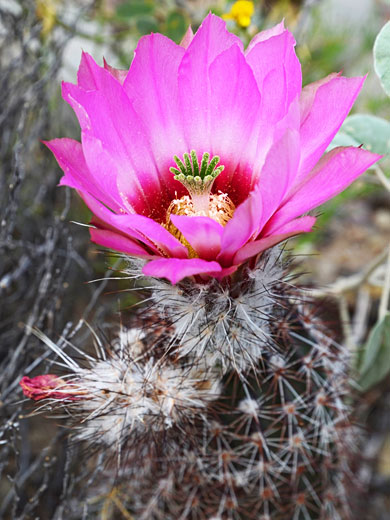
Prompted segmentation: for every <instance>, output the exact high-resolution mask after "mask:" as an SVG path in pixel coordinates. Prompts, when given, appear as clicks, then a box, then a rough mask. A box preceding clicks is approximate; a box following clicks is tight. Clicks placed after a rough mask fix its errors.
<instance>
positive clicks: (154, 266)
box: [142, 258, 221, 284]
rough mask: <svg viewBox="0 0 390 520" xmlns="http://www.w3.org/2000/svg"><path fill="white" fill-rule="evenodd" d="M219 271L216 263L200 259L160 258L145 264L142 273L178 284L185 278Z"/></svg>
mask: <svg viewBox="0 0 390 520" xmlns="http://www.w3.org/2000/svg"><path fill="white" fill-rule="evenodd" d="M220 271H221V266H220V265H219V264H218V262H207V261H206V260H201V259H200V258H189V259H186V260H179V259H177V258H161V259H158V260H152V261H151V262H149V263H147V264H146V265H145V266H144V268H143V269H142V272H143V273H144V274H145V275H147V276H154V277H155V278H167V279H168V280H169V281H170V282H171V283H173V284H175V283H177V282H180V280H182V279H183V278H185V277H186V276H193V275H195V274H204V273H205V274H207V273H214V272H215V273H217V272H220Z"/></svg>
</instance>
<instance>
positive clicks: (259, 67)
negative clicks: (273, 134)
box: [246, 30, 302, 121]
mask: <svg viewBox="0 0 390 520" xmlns="http://www.w3.org/2000/svg"><path fill="white" fill-rule="evenodd" d="M260 34H261V33H260ZM246 59H247V62H248V64H249V65H250V66H251V68H252V70H253V73H254V75H255V78H256V82H257V85H258V88H259V90H260V93H261V94H262V95H263V96H264V95H265V96H266V98H267V100H268V99H269V100H272V99H276V100H279V101H278V104H277V105H275V107H273V105H271V107H273V112H274V113H275V116H274V120H275V121H276V120H277V117H276V115H277V111H276V107H277V108H278V109H279V111H282V109H283V111H284V113H286V111H287V108H288V106H289V105H290V103H291V102H292V101H293V99H295V98H296V97H297V96H298V94H299V93H300V91H301V88H302V72H301V65H300V63H299V60H298V58H297V56H296V54H295V40H294V37H293V35H292V34H291V33H290V32H289V31H287V30H283V32H281V33H280V34H277V35H274V36H273V37H271V38H270V39H267V40H265V41H263V40H260V41H259V42H257V44H256V45H252V46H250V47H248V50H247V53H246ZM271 72H272V76H271V77H270V76H269V75H270V74H271ZM266 78H268V79H267V81H265V80H266ZM271 78H274V79H273V80H271ZM278 84H279V88H277V85H278ZM275 88H276V91H277V92H273V91H274V90H275ZM272 95H273V96H274V98H272V97H271V96H272ZM275 96H276V97H275ZM264 104H265V105H266V103H265V102H264ZM265 108H268V112H269V111H270V108H269V107H267V106H265Z"/></svg>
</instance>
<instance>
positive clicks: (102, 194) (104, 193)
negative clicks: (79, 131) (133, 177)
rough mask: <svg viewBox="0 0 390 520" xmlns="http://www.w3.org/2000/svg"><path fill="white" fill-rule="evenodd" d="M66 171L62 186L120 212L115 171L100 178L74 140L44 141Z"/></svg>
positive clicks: (110, 171) (61, 182)
mask: <svg viewBox="0 0 390 520" xmlns="http://www.w3.org/2000/svg"><path fill="white" fill-rule="evenodd" d="M44 144H45V145H46V146H47V147H48V148H49V150H51V151H52V152H53V154H54V156H55V158H56V159H57V162H58V164H59V166H60V167H61V168H62V169H63V171H64V174H65V175H64V177H62V179H61V181H60V185H61V186H70V187H72V188H76V189H78V190H82V191H86V192H88V193H90V194H91V195H92V196H93V197H95V198H96V199H98V200H100V201H101V202H104V204H107V205H108V206H110V207H111V208H112V209H113V210H115V211H120V209H121V208H122V207H123V202H122V200H121V197H120V195H119V193H118V189H117V187H116V179H115V171H112V169H107V170H105V172H104V175H102V176H101V177H100V178H99V177H96V176H95V175H94V174H93V172H91V170H90V169H89V168H88V166H87V164H86V161H85V157H84V154H83V149H82V146H81V144H80V143H79V142H77V141H74V140H73V139H67V138H64V139H53V140H51V141H44Z"/></svg>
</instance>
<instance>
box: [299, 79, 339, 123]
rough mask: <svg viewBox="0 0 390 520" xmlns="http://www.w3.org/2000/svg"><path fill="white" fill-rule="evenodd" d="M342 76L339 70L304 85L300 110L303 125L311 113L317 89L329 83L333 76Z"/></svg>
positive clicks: (300, 99)
mask: <svg viewBox="0 0 390 520" xmlns="http://www.w3.org/2000/svg"><path fill="white" fill-rule="evenodd" d="M338 76H340V74H338V73H337V72H333V73H332V74H329V76H326V77H325V78H322V79H319V80H318V81H314V82H313V83H309V84H308V85H306V86H305V87H303V89H302V92H301V95H300V98H299V105H300V112H301V125H303V123H304V122H305V121H306V118H307V116H308V115H309V114H310V110H311V109H312V106H313V103H314V99H315V97H316V94H317V90H318V89H319V88H320V87H321V86H322V85H325V84H326V83H329V81H331V80H332V79H333V78H337V77H338Z"/></svg>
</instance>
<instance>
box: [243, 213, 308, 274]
mask: <svg viewBox="0 0 390 520" xmlns="http://www.w3.org/2000/svg"><path fill="white" fill-rule="evenodd" d="M315 221H316V219H315V217H302V218H299V219H296V220H293V221H291V222H288V223H287V224H285V225H284V226H281V227H280V228H279V229H278V230H277V231H276V234H274V235H270V236H267V237H265V238H261V239H260V240H256V241H254V242H248V244H246V245H245V246H244V247H243V248H242V249H240V250H239V251H238V252H237V254H236V256H235V257H234V264H236V265H237V264H241V263H243V262H245V261H246V260H248V259H249V258H252V257H254V256H256V255H258V254H259V253H261V252H262V251H265V250H266V249H269V248H270V247H273V246H275V245H276V244H279V242H283V240H286V239H287V238H290V237H292V236H294V235H298V234H299V233H307V232H308V231H311V229H312V227H313V226H314V223H315Z"/></svg>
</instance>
